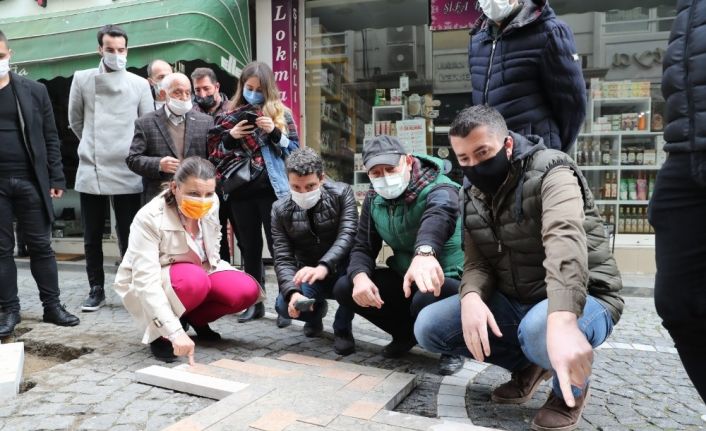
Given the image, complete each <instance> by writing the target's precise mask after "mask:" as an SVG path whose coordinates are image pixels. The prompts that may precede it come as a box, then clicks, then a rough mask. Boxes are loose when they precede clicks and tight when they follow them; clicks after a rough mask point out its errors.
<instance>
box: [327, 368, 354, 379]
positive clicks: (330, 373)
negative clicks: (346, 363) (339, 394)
mask: <svg viewBox="0 0 706 431" xmlns="http://www.w3.org/2000/svg"><path fill="white" fill-rule="evenodd" d="M319 376H321V377H326V378H327V379H334V380H340V381H342V382H352V381H353V380H356V379H357V378H358V376H360V374H358V373H353V372H351V371H346V370H341V369H338V368H333V369H331V368H326V369H324V370H323V371H322V372H320V373H319Z"/></svg>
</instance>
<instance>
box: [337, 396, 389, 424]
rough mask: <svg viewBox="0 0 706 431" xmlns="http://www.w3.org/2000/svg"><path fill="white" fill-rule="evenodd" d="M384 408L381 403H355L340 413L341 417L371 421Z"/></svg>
mask: <svg viewBox="0 0 706 431" xmlns="http://www.w3.org/2000/svg"><path fill="white" fill-rule="evenodd" d="M384 407H385V404H384V403H382V402H370V401H362V400H361V401H356V402H354V403H353V404H351V405H350V406H349V407H348V408H347V409H346V410H344V411H343V413H341V414H342V415H343V416H350V417H354V418H358V419H366V420H368V419H371V418H372V417H373V416H375V415H376V414H377V413H378V412H379V411H380V410H382V409H383V408H384Z"/></svg>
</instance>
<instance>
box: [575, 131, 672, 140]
mask: <svg viewBox="0 0 706 431" xmlns="http://www.w3.org/2000/svg"><path fill="white" fill-rule="evenodd" d="M663 133H664V132H648V131H646V130H637V131H631V130H622V131H621V130H614V131H610V132H586V133H579V138H585V137H593V136H657V135H662V134H663Z"/></svg>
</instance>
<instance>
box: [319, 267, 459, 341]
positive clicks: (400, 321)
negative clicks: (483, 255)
mask: <svg viewBox="0 0 706 431" xmlns="http://www.w3.org/2000/svg"><path fill="white" fill-rule="evenodd" d="M371 279H372V281H373V283H375V285H376V286H377V287H378V289H379V291H380V297H381V298H382V301H383V302H384V304H383V306H382V307H381V308H380V309H377V308H375V307H361V306H360V305H358V304H356V302H355V301H354V300H353V282H352V281H351V279H350V278H349V277H341V278H339V279H338V281H337V282H336V285H335V286H334V287H333V297H334V298H336V301H338V303H339V304H341V305H342V306H345V307H349V309H350V310H353V311H354V312H355V313H356V314H360V315H361V316H363V317H365V318H366V319H368V320H369V321H370V323H372V324H373V325H375V326H377V327H378V328H380V329H382V330H383V331H385V332H387V333H388V334H390V335H392V338H394V339H395V340H409V339H413V338H414V321H415V320H416V318H417V315H418V314H419V312H420V311H422V309H423V308H424V307H426V306H427V305H429V304H432V303H434V302H436V301H439V300H441V299H444V298H447V297H449V296H452V295H456V294H458V286H459V284H460V281H459V280H456V279H453V278H449V277H446V278H445V279H444V284H443V285H442V286H441V295H439V297H435V296H434V295H433V294H430V293H421V292H420V291H418V290H417V288H416V286H414V285H412V295H411V296H410V297H409V298H405V297H404V291H403V290H402V284H403V281H404V280H403V277H402V276H401V275H399V274H398V273H397V272H395V271H394V270H392V269H389V268H379V269H376V270H375V271H374V272H373V276H372V277H371Z"/></svg>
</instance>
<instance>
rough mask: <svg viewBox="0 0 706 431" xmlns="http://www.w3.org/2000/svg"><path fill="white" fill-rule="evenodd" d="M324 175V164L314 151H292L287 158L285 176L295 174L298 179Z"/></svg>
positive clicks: (307, 148)
mask: <svg viewBox="0 0 706 431" xmlns="http://www.w3.org/2000/svg"><path fill="white" fill-rule="evenodd" d="M323 173H324V162H323V161H322V160H321V157H320V156H319V155H318V154H316V151H314V150H312V149H311V148H309V147H303V148H299V149H297V150H294V152H293V153H292V154H290V155H289V157H288V158H287V174H297V175H299V176H300V177H303V176H305V175H310V174H316V176H318V177H320V176H321V174H323Z"/></svg>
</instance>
